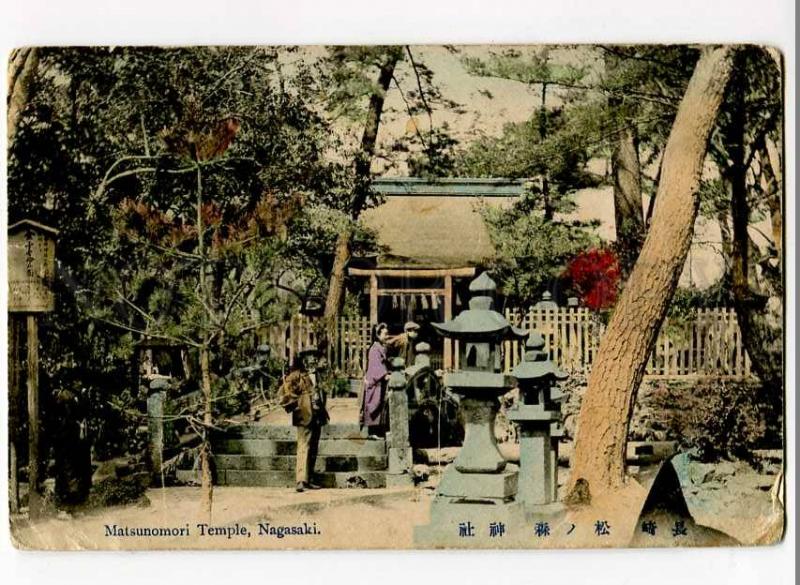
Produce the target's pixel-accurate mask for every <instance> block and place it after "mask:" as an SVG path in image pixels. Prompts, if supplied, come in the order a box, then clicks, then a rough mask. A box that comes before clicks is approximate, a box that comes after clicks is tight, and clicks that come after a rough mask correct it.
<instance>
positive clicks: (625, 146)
mask: <svg viewBox="0 0 800 585" xmlns="http://www.w3.org/2000/svg"><path fill="white" fill-rule="evenodd" d="M637 143H638V139H637V136H636V128H635V127H633V126H629V127H627V128H625V130H624V131H623V132H622V133H621V134H620V136H619V139H618V140H617V143H616V145H615V147H614V152H613V153H612V155H611V172H612V174H613V176H614V220H615V223H616V232H617V233H616V235H617V253H618V254H619V259H620V264H621V266H622V271H623V274H624V275H625V276H627V275H628V274H629V273H630V271H631V269H632V268H633V265H634V264H635V263H636V258H637V257H638V256H639V251H640V250H641V248H642V242H643V241H644V233H645V230H644V220H643V219H642V175H641V168H640V164H639V148H638V144H637Z"/></svg>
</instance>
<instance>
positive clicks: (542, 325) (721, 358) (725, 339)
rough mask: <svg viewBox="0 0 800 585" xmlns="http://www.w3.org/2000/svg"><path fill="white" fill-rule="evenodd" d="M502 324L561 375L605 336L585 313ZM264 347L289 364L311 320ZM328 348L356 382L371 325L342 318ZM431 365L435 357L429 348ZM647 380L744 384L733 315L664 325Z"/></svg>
mask: <svg viewBox="0 0 800 585" xmlns="http://www.w3.org/2000/svg"><path fill="white" fill-rule="evenodd" d="M505 316H506V318H507V319H508V320H509V321H510V322H511V323H513V324H514V325H517V326H519V327H522V328H524V329H536V330H537V331H539V332H540V333H541V334H542V335H543V336H544V339H545V347H546V348H548V351H549V352H550V359H552V360H554V361H555V362H556V363H557V364H558V365H559V366H560V367H561V368H562V369H564V370H566V371H567V372H569V373H584V374H588V372H589V369H590V367H591V365H592V363H593V361H594V358H595V355H596V354H597V350H598V347H599V344H600V338H601V337H602V335H603V333H604V331H605V325H604V324H603V323H602V321H601V320H600V319H599V317H598V316H597V315H596V314H594V313H592V312H591V311H589V309H586V308H566V307H560V308H558V309H528V310H527V311H519V310H513V309H511V310H507V311H506V314H505ZM264 341H265V342H266V343H269V344H270V346H271V347H272V348H273V351H274V352H275V353H276V354H277V355H283V356H285V357H287V358H288V359H289V360H291V359H293V358H294V356H295V355H296V353H297V352H298V351H300V350H302V349H303V348H305V347H309V346H313V345H316V344H317V341H318V338H317V334H316V323H315V320H312V319H309V318H308V317H304V316H302V315H295V316H293V317H292V318H291V319H290V320H289V322H288V323H286V324H284V325H282V326H280V327H274V328H271V329H270V330H269V331H268V332H266V334H265V339H264ZM333 341H334V342H333V343H331V344H330V346H329V347H328V353H327V358H328V362H329V364H330V365H331V367H333V368H334V369H335V370H338V371H339V372H341V373H342V374H343V375H346V376H350V377H354V378H359V377H361V376H362V375H363V372H364V369H365V367H366V363H367V352H368V351H369V346H370V342H371V324H370V322H369V319H368V318H367V317H343V318H342V319H341V320H340V322H339V327H338V328H337V336H336V338H335V339H334V340H333ZM432 345H434V351H433V352H432V353H433V354H434V355H433V356H432V357H434V359H435V358H436V357H438V356H436V355H435V354H437V352H436V347H435V340H434V343H432ZM523 351H524V340H522V341H513V342H512V341H507V342H505V347H504V352H503V355H504V360H505V362H504V366H505V370H506V371H508V370H510V369H511V368H513V367H514V366H515V365H516V364H517V363H518V362H519V360H520V359H521V357H522V353H523ZM646 375H648V376H652V377H659V378H682V377H714V378H746V377H749V376H750V375H751V373H750V359H749V358H748V356H747V353H746V352H745V351H744V348H743V346H742V336H741V333H740V331H739V326H738V324H737V322H736V313H735V312H734V310H733V309H726V308H717V309H699V310H697V311H696V312H695V313H694V314H693V315H692V316H691V317H690V318H688V319H684V320H681V321H680V322H671V321H670V320H669V319H667V320H666V321H665V322H664V325H663V327H662V328H661V332H660V333H659V336H658V340H657V342H656V346H655V348H654V350H653V353H652V355H651V356H650V362H649V364H648V366H647V370H646Z"/></svg>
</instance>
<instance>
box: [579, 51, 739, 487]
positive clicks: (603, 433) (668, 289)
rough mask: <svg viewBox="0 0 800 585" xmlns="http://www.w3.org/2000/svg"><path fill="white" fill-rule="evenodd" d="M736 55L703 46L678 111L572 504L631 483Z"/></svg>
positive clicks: (601, 374)
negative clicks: (639, 406) (633, 457)
mask: <svg viewBox="0 0 800 585" xmlns="http://www.w3.org/2000/svg"><path fill="white" fill-rule="evenodd" d="M733 54H734V50H733V49H732V48H730V47H709V48H705V49H703V50H702V52H701V56H700V59H699V61H698V62H697V66H696V67H695V71H694V74H693V75H692V78H691V80H690V81H689V85H688V87H687V89H686V94H685V95H684V97H683V100H682V101H681V105H680V107H679V109H678V113H677V116H676V118H675V122H674V124H673V126H672V131H671V132H670V136H669V140H668V141H667V145H666V148H665V151H664V159H663V168H662V174H661V181H660V183H659V187H658V194H657V199H656V204H655V209H654V211H653V221H652V225H651V226H650V230H649V232H648V234H647V237H646V239H645V242H644V245H643V246H642V251H641V253H640V254H639V259H638V260H637V262H636V264H635V266H634V268H633V271H632V273H631V275H630V278H629V279H628V282H627V284H626V286H625V289H624V291H623V293H622V296H621V297H620V299H619V302H618V304H617V307H616V309H615V311H614V314H613V316H612V318H611V322H610V323H609V325H608V328H607V330H606V333H605V335H604V336H603V339H602V341H601V343H600V347H599V350H598V354H597V358H596V360H595V363H594V365H593V367H592V372H591V374H590V376H589V383H588V387H587V389H586V393H585V395H584V398H583V403H582V405H581V410H580V415H579V419H578V429H577V436H576V440H575V454H574V460H573V467H572V472H571V489H570V494H569V496H568V497H567V500H568V501H586V499H588V498H591V497H592V495H595V494H601V493H604V492H610V491H613V490H616V489H618V488H621V487H622V486H623V485H624V480H625V448H626V443H627V435H628V424H629V422H630V416H631V412H632V410H633V403H634V398H635V396H636V390H637V389H638V387H639V384H640V382H641V380H642V376H643V374H644V370H645V366H646V364H647V359H648V358H649V356H650V353H651V352H652V350H653V346H654V344H655V341H656V337H657V335H658V331H659V329H660V327H661V323H662V322H663V320H664V316H665V314H666V312H667V307H668V304H669V302H670V300H671V299H672V295H673V294H674V292H675V289H676V287H677V284H678V279H679V277H680V274H681V271H682V270H683V267H684V264H685V262H686V257H687V254H688V252H689V247H690V245H691V237H692V231H693V229H694V222H695V218H696V216H697V210H698V207H699V198H698V189H699V185H700V177H701V175H702V171H703V163H704V160H705V154H706V148H707V143H708V138H709V135H710V133H711V130H712V128H713V125H714V121H715V119H716V117H717V112H718V111H719V107H720V104H721V102H722V98H723V95H724V92H725V86H726V85H727V82H728V79H729V77H730V74H731V69H732V56H733ZM587 488H588V489H587ZM582 493H583V494H586V495H584V496H581V495H580V494H582Z"/></svg>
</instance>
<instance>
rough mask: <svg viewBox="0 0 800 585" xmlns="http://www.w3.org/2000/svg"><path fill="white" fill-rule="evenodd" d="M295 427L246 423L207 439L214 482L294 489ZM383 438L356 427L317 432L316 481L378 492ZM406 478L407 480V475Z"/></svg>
mask: <svg viewBox="0 0 800 585" xmlns="http://www.w3.org/2000/svg"><path fill="white" fill-rule="evenodd" d="M295 436H296V435H295V428H294V427H293V426H290V425H274V424H263V423H261V424H258V423H248V424H243V425H241V426H237V427H231V428H229V429H226V430H225V431H224V432H218V433H216V434H215V435H214V436H213V438H212V452H213V453H214V463H215V483H216V484H217V485H228V486H259V487H293V486H294V485H295V453H296V448H297V445H296V442H295ZM388 468H389V457H388V449H387V444H386V440H384V439H374V438H373V439H369V438H365V437H363V436H362V435H361V432H360V431H359V427H358V425H357V424H352V423H333V424H328V425H326V426H325V427H323V429H322V434H321V436H320V442H319V453H318V456H317V462H316V466H315V473H316V475H315V480H316V482H317V483H319V484H320V485H322V486H323V487H327V488H381V487H386V486H387V484H388V485H391V484H393V483H394V482H393V481H392V478H389V480H388V481H387V475H388ZM406 477H407V476H406Z"/></svg>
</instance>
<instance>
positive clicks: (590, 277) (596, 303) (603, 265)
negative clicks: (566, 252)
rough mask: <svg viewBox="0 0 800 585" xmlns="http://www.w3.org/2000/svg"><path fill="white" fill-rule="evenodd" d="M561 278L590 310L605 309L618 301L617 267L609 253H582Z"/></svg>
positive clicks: (598, 251)
mask: <svg viewBox="0 0 800 585" xmlns="http://www.w3.org/2000/svg"><path fill="white" fill-rule="evenodd" d="M564 276H565V277H566V278H568V279H569V280H570V282H571V283H572V286H573V288H574V289H575V292H577V293H578V295H579V297H580V299H581V301H582V302H583V304H584V305H585V306H587V307H589V308H590V309H592V310H595V311H597V310H600V309H607V308H609V307H611V306H613V305H614V303H615V302H616V301H617V293H618V292H619V279H620V266H619V260H618V259H617V256H616V254H614V252H613V251H611V250H603V249H593V250H589V251H587V252H582V253H581V254H579V255H577V256H576V257H575V258H573V259H572V261H570V263H569V264H568V265H567V269H566V271H565V273H564Z"/></svg>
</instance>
